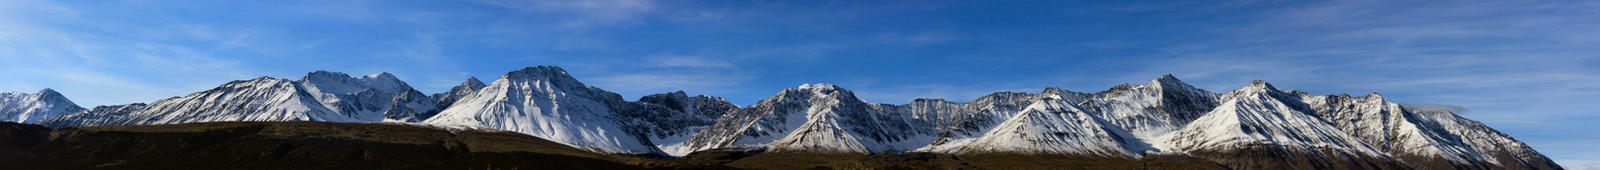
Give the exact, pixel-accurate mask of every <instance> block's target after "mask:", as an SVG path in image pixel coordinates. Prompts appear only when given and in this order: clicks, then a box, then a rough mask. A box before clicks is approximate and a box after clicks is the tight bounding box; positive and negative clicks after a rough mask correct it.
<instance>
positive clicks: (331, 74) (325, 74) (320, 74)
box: [306, 70, 350, 77]
mask: <svg viewBox="0 0 1600 170" xmlns="http://www.w3.org/2000/svg"><path fill="white" fill-rule="evenodd" d="M306 77H350V75H349V74H344V73H342V72H332V71H328V70H317V71H313V72H311V73H306Z"/></svg>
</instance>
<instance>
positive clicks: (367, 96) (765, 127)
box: [0, 66, 1559, 169]
mask: <svg viewBox="0 0 1600 170" xmlns="http://www.w3.org/2000/svg"><path fill="white" fill-rule="evenodd" d="M640 83H649V82H640ZM46 91H48V90H46ZM39 94H54V92H53V91H48V93H47V92H40V93H39ZM39 94H26V95H33V96H49V95H39ZM22 95H24V94H21V93H8V94H5V95H3V97H6V98H3V100H4V102H11V103H0V104H11V105H6V106H12V105H25V106H26V107H5V108H0V109H6V110H4V111H7V112H5V113H6V114H8V115H15V114H13V112H11V111H13V110H18V109H15V108H52V109H55V110H52V111H51V112H50V113H55V114H61V113H64V112H65V111H66V110H72V109H71V108H76V106H72V107H66V106H71V102H70V101H65V98H62V97H59V95H58V94H57V95H54V96H56V97H53V98H52V97H34V98H28V100H17V99H21V98H27V97H12V96H22ZM40 99H46V100H44V101H46V102H31V103H47V104H49V105H48V106H49V107H36V106H44V105H38V104H26V103H29V102H15V101H36V100H40ZM56 99H59V101H57V100H56ZM12 103H25V104H12ZM61 103H65V105H61ZM35 110H38V109H35ZM44 110H51V109H44ZM77 110H82V108H77ZM27 113H30V114H36V113H38V112H27ZM45 115H48V114H45ZM28 117H29V118H28V119H33V117H37V116H35V115H29V116H28ZM8 120H9V119H8ZM211 121H337V122H376V121H410V122H416V121H421V122H422V123H426V124H434V125H441V126H455V127H473V128H484V129H499V130H506V131H514V132H519V133H524V134H529V135H532V136H537V137H541V138H545V139H549V140H551V141H555V142H559V143H563V144H567V145H571V146H574V147H578V148H584V149H587V150H591V151H597V152H605V153H630V154H662V155H673V156H682V155H687V154H690V153H693V152H696V151H704V150H712V149H765V150H767V151H774V152H849V153H880V152H933V153H947V154H975V153H1026V154H1060V155H1077V156H1093V157H1120V158H1129V157H1144V156H1149V155H1190V156H1195V157H1200V158H1204V159H1208V160H1211V161H1215V162H1220V163H1223V164H1226V165H1228V166H1230V167H1234V168H1247V169H1248V168H1274V167H1278V168H1282V167H1291V168H1362V169H1394V168H1399V169H1406V168H1418V169H1442V168H1456V169H1502V168H1504V169H1552V168H1559V166H1557V165H1555V164H1554V163H1553V162H1551V161H1550V160H1549V158H1546V157H1544V156H1543V155H1541V154H1539V153H1538V152H1537V151H1534V150H1533V149H1532V148H1531V147H1529V146H1527V145H1526V144H1524V143H1522V142H1520V141H1517V140H1516V139H1514V138H1512V137H1510V136H1509V135H1507V134H1504V133H1500V132H1498V131H1495V130H1494V129H1492V128H1489V127H1488V126H1486V125H1484V124H1482V123H1479V122H1476V121H1472V120H1469V119H1466V118H1463V117H1460V116H1457V115H1455V114H1454V113H1450V112H1448V111H1436V110H1419V109H1415V108H1408V107H1406V106H1404V105H1400V104H1396V103H1393V102H1391V101H1389V100H1388V99H1386V98H1384V97H1383V96H1381V95H1378V94H1376V93H1373V94H1371V95H1367V96H1364V97H1351V96H1349V95H1314V94H1309V93H1305V92H1300V91H1294V90H1283V89H1278V88H1276V87H1273V86H1272V85H1270V84H1267V83H1266V82H1264V81H1256V82H1251V83H1250V84H1249V85H1247V86H1245V87H1244V88H1240V89H1237V90H1233V91H1230V92H1228V93H1225V94H1217V93H1212V92H1210V91H1206V90H1203V89H1199V88H1195V87H1194V86H1191V85H1188V84H1185V83H1184V82H1182V81H1180V80H1178V79H1177V78H1176V77H1174V76H1172V75H1163V76H1160V77H1158V78H1156V79H1154V80H1151V81H1149V82H1148V83H1145V84H1141V85H1130V84H1124V85H1119V86H1116V87H1112V88H1110V89H1108V90H1105V91H1101V92H1095V93H1079V92H1072V91H1067V90H1062V89H1059V88H1045V89H1044V90H1043V91H1042V92H1039V93H1023V92H997V93H993V94H990V95H987V96H983V97H979V98H977V99H974V100H972V101H970V102H954V101H947V100H944V99H916V100H913V101H910V103H907V104H898V105H897V104H883V103H869V102H866V101H864V100H861V99H860V98H858V97H857V96H856V95H855V93H854V92H852V91H849V90H845V89H844V88H842V87H840V86H835V85H831V84H805V85H800V86H799V87H796V88H788V89H784V90H782V91H780V92H779V93H777V94H776V95H774V96H772V97H768V98H766V99H764V100H761V101H759V102H757V103H756V104H754V105H750V106H748V107H740V106H738V105H734V104H733V103H731V102H728V101H726V100H725V99H723V98H720V97H714V96H706V95H697V96H690V95H688V94H687V93H685V92H682V91H677V92H669V93H662V94H654V95H647V96H644V97H641V98H640V99H638V100H637V101H627V100H624V99H622V97H621V96H620V95H618V94H616V93H612V92H608V91H605V90H602V89H600V88H597V87H591V86H588V85H585V84H583V83H582V82H580V81H578V80H577V79H576V78H573V77H572V76H571V75H569V74H568V73H567V72H566V71H565V70H563V69H561V68H559V67H554V66H537V67H528V68H524V69H520V70H515V71H512V72H509V73H507V74H505V75H504V76H501V77H500V78H499V79H496V80H495V81H494V82H492V83H489V84H484V83H483V82H480V81H478V80H477V79H476V78H468V80H467V81H465V82H463V83H461V84H460V85H458V86H456V87H455V88H452V89H451V90H450V91H447V92H443V93H437V94H434V95H422V93H421V92H418V91H416V90H413V89H411V87H410V86H409V85H406V83H404V82H403V81H400V80H399V79H397V78H395V76H394V75H389V74H387V73H380V74H373V75H367V76H362V77H351V76H348V75H345V74H343V73H335V72H326V71H317V72H312V73H310V74H308V75H307V76H306V77H305V78H302V79H300V80H295V81H291V80H287V79H276V78H270V77H262V78H257V79H251V80H240V81H234V82H229V83H227V84H224V85H223V86H221V87H218V88H216V89H211V90H207V91H204V92H198V93H194V94H190V95H188V96H184V97H174V98H169V99H165V100H160V101H156V102H152V103H150V104H139V103H136V104H128V105H117V106H100V107H95V108H92V109H88V110H83V111H81V112H76V113H72V114H66V115H62V116H56V117H54V118H49V119H45V120H43V121H41V122H40V123H41V124H46V125H49V126H58V127H59V126H99V125H144V124H172V123H189V122H211Z"/></svg>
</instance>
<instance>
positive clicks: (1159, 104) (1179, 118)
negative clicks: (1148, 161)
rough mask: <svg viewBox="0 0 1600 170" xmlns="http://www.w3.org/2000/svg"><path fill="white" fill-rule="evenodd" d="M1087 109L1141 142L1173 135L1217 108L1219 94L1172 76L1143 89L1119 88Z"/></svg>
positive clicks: (1099, 96)
mask: <svg viewBox="0 0 1600 170" xmlns="http://www.w3.org/2000/svg"><path fill="white" fill-rule="evenodd" d="M1089 98H1090V99H1089V100H1088V102H1087V103H1084V105H1083V108H1084V109H1085V110H1087V112H1089V113H1092V114H1095V115H1098V116H1099V117H1101V118H1103V119H1105V120H1106V121H1108V122H1110V123H1111V124H1113V125H1117V126H1120V127H1123V128H1127V129H1128V131H1129V132H1132V133H1133V134H1134V135H1135V136H1138V137H1139V138H1140V139H1144V140H1152V139H1154V138H1155V137H1157V136H1160V135H1162V134H1166V133H1168V132H1172V131H1174V130H1177V129H1179V128H1183V126H1184V125H1188V124H1189V122H1190V121H1194V119H1197V118H1199V117H1200V116H1202V115H1204V114H1205V113H1206V112H1208V111H1211V109H1212V108H1215V107H1217V103H1218V102H1217V99H1216V94H1214V93H1211V92H1209V91H1206V90H1201V89H1199V88H1195V87H1194V86H1189V84H1185V83H1183V81H1180V80H1178V78H1177V77H1173V76H1172V75H1171V74H1167V75H1162V76H1161V77H1160V78H1156V79H1155V80H1150V82H1149V83H1146V84H1143V85H1127V84H1123V85H1118V86H1116V87H1112V88H1111V89H1110V90H1106V91H1104V92H1099V93H1095V94H1094V95H1092V96H1090V97H1089Z"/></svg>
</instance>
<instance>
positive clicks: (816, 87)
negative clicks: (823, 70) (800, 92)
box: [799, 83, 843, 90]
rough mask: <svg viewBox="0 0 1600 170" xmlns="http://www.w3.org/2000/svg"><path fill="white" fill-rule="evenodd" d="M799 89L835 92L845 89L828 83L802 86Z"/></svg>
mask: <svg viewBox="0 0 1600 170" xmlns="http://www.w3.org/2000/svg"><path fill="white" fill-rule="evenodd" d="M799 89H813V90H835V89H843V88H839V86H837V85H833V84H828V83H817V84H801V85H800V87H799Z"/></svg>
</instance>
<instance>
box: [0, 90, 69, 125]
mask: <svg viewBox="0 0 1600 170" xmlns="http://www.w3.org/2000/svg"><path fill="white" fill-rule="evenodd" d="M79 111H83V107H78V104H73V103H72V100H67V97H66V96H61V93H58V92H56V91H55V90H51V89H44V90H39V92H35V93H21V92H5V93H0V122H17V123H38V122H39V121H43V120H44V119H47V118H51V117H56V116H60V115H66V114H72V113H76V112H79Z"/></svg>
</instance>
